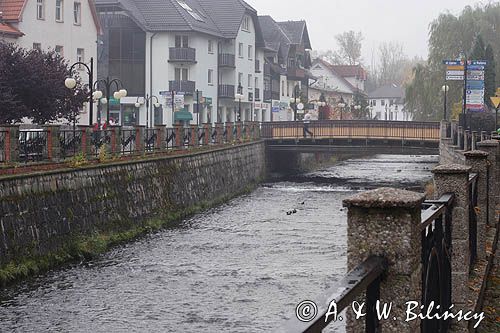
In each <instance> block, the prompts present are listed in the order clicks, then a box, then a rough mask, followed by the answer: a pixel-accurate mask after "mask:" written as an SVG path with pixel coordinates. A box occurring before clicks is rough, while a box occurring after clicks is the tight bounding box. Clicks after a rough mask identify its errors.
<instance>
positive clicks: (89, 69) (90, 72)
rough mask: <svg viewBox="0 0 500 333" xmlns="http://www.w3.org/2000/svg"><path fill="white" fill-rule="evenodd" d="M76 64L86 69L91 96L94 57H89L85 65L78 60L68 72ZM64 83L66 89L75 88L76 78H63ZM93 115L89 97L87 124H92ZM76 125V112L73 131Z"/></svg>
mask: <svg viewBox="0 0 500 333" xmlns="http://www.w3.org/2000/svg"><path fill="white" fill-rule="evenodd" d="M76 65H83V66H84V67H85V69H86V70H87V74H88V76H89V89H90V96H93V91H92V89H93V86H92V81H93V80H94V58H90V66H87V64H84V63H83V62H81V61H78V62H76V63H74V64H73V65H71V67H70V69H69V73H70V74H71V73H73V69H74V68H75V66H76ZM64 85H65V86H66V88H68V89H75V87H76V80H75V79H74V78H73V77H68V78H66V80H64ZM93 115H94V101H93V100H92V98H91V99H90V105H89V126H92V118H93ZM75 127H76V112H75V115H74V119H73V131H74V130H75Z"/></svg>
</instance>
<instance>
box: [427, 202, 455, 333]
mask: <svg viewBox="0 0 500 333" xmlns="http://www.w3.org/2000/svg"><path fill="white" fill-rule="evenodd" d="M453 200H454V196H453V194H445V195H443V196H442V197H441V198H440V199H438V200H427V201H425V202H424V204H423V207H422V224H421V225H420V231H421V239H422V243H421V244H422V252H421V263H422V305H423V306H424V310H422V311H423V312H425V313H426V312H427V309H428V308H429V309H430V305H431V303H432V302H433V304H434V306H433V308H432V311H431V313H432V315H435V314H436V313H439V314H443V313H444V311H446V310H448V309H449V308H450V305H451V248H452V241H451V228H452V204H453ZM438 305H439V307H438ZM430 318H432V317H430ZM448 326H449V321H447V320H437V319H429V317H428V318H426V319H424V320H422V322H421V332H422V333H435V332H441V333H442V332H447V331H448Z"/></svg>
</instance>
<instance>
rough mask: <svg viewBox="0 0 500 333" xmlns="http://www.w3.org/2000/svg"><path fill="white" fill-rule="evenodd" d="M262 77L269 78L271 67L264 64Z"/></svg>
mask: <svg viewBox="0 0 500 333" xmlns="http://www.w3.org/2000/svg"><path fill="white" fill-rule="evenodd" d="M264 75H267V76H271V65H269V64H264Z"/></svg>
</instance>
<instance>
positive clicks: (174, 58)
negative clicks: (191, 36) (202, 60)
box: [168, 47, 196, 62]
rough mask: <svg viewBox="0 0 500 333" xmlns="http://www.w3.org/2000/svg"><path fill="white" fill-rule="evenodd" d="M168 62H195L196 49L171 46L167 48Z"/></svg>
mask: <svg viewBox="0 0 500 333" xmlns="http://www.w3.org/2000/svg"><path fill="white" fill-rule="evenodd" d="M168 61H170V62H196V49H194V48H191V47H171V48H170V49H169V60H168Z"/></svg>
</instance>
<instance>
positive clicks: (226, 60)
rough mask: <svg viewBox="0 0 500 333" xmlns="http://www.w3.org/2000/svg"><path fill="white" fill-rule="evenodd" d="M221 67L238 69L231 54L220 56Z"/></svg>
mask: <svg viewBox="0 0 500 333" xmlns="http://www.w3.org/2000/svg"><path fill="white" fill-rule="evenodd" d="M219 66H220V67H227V68H236V62H235V57H234V54H229V53H221V54H219Z"/></svg>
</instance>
